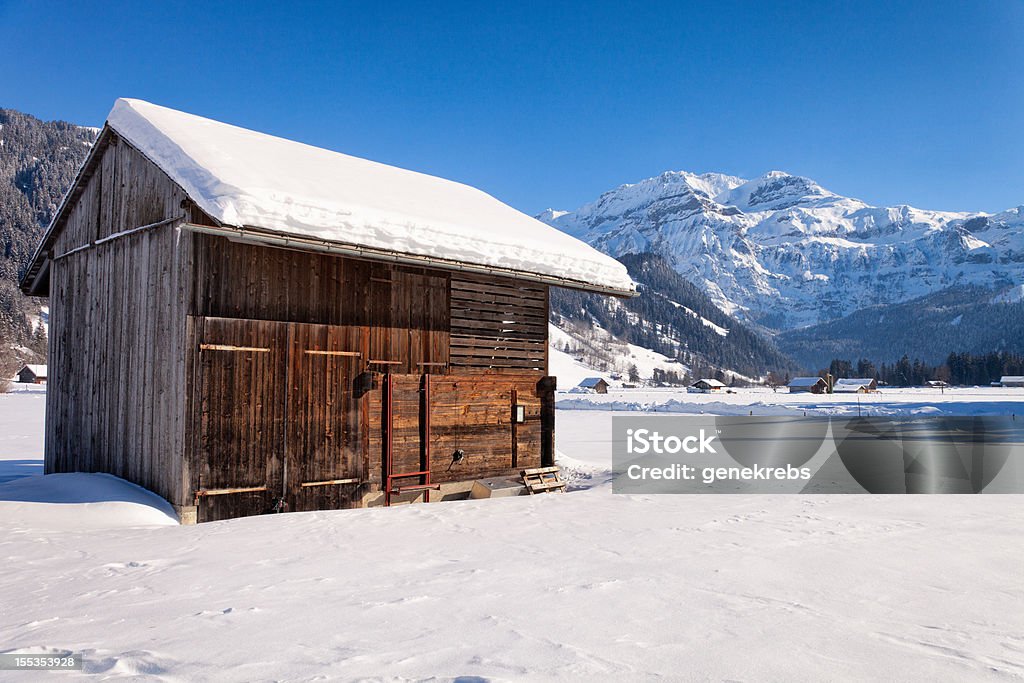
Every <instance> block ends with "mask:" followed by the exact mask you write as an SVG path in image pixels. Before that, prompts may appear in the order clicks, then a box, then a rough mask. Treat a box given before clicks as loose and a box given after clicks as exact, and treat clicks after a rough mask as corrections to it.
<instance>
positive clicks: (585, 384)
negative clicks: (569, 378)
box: [576, 377, 608, 394]
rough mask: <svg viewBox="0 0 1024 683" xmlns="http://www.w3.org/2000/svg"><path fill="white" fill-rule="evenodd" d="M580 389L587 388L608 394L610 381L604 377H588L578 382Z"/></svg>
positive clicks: (596, 392)
mask: <svg viewBox="0 0 1024 683" xmlns="http://www.w3.org/2000/svg"><path fill="white" fill-rule="evenodd" d="M576 386H578V387H579V388H580V389H586V390H589V391H592V392H594V393H595V394H607V393H608V382H607V381H606V380H605V379H604V378H603V377H586V378H584V379H583V381H581V382H580V383H579V384H577V385H576Z"/></svg>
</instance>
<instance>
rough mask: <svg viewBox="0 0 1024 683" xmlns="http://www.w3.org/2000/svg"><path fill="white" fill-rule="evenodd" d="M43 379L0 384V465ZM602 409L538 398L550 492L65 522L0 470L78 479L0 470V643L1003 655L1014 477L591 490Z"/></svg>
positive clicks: (137, 650) (280, 676)
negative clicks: (809, 487)
mask: <svg viewBox="0 0 1024 683" xmlns="http://www.w3.org/2000/svg"><path fill="white" fill-rule="evenodd" d="M716 398H717V397H716ZM40 399H41V397H40V396H38V395H8V396H0V434H2V437H0V438H2V440H0V458H2V459H3V462H4V463H5V464H4V467H5V468H6V470H9V469H10V467H8V466H7V464H6V463H10V462H12V461H14V462H17V461H24V462H31V461H37V460H38V458H39V457H40V447H41V442H40V439H39V438H38V434H39V433H41V429H42V401H41V400H40ZM608 416H609V413H607V412H603V411H597V410H591V411H566V410H563V411H559V415H558V420H559V422H558V431H557V434H558V448H559V450H560V451H561V452H562V453H563V454H564V455H563V462H564V463H565V464H567V465H571V470H572V472H571V474H572V476H573V477H574V483H575V484H576V486H577V487H579V488H578V490H576V491H575V492H572V493H568V494H565V495H546V496H534V497H529V496H527V497H521V498H511V499H495V500H486V501H465V502H455V503H441V504H435V505H408V506H401V507H396V508H391V509H369V510H353V511H336V512H324V513H295V514H288V515H281V516H268V517H258V518H249V519H240V520H231V521H226V522H216V523H210V524H203V525H199V526H195V527H181V526H177V525H171V526H166V525H163V524H164V521H165V517H166V515H164V518H160V517H159V516H157V515H156V514H154V516H153V518H152V524H149V525H145V526H142V525H140V522H139V520H133V521H132V523H131V525H129V526H118V527H115V524H118V523H120V522H121V521H123V520H122V517H123V516H124V511H123V510H122V509H117V508H113V507H109V508H108V509H107V512H108V517H110V521H111V524H110V525H108V527H107V528H95V527H92V528H89V527H88V526H87V525H83V527H81V528H75V529H71V528H68V527H67V526H65V525H64V524H60V525H55V524H54V523H53V520H52V519H51V518H50V517H49V516H48V515H47V514H46V513H45V508H47V507H56V506H60V505H66V506H69V507H75V508H81V507H82V505H86V504H79V505H76V504H73V503H53V504H49V505H47V504H45V503H42V502H40V503H38V504H37V505H38V506H39V514H21V515H12V513H11V510H12V506H18V505H21V503H18V502H11V498H12V497H16V496H12V495H11V491H16V492H19V491H20V492H21V493H22V494H24V492H26V491H31V490H32V489H33V488H35V489H36V490H37V491H38V492H39V494H40V495H39V496H37V497H39V498H43V497H46V496H57V495H61V496H63V495H65V494H66V492H67V491H68V490H72V491H73V490H77V489H78V488H79V483H80V482H79V481H77V480H75V479H64V480H63V481H56V478H50V477H38V476H35V472H32V473H31V474H30V476H29V477H22V478H19V479H16V480H14V481H12V482H9V483H7V484H0V554H2V556H3V557H5V558H6V559H7V561H6V562H5V563H4V566H3V569H2V570H0V594H2V595H3V596H4V602H3V608H2V609H0V650H7V651H20V652H25V651H30V652H51V651H54V650H56V651H61V650H72V651H82V652H84V653H85V658H86V661H87V664H86V673H87V674H94V675H95V676H96V677H97V678H100V679H103V678H112V679H113V678H140V679H145V680H182V681H186V680H187V681H202V680H217V681H243V680H245V681H252V680H288V681H296V680H312V679H316V678H319V679H322V680H351V679H371V680H441V681H443V680H513V679H530V680H545V679H566V680H609V681H610V680H653V679H669V680H709V679H713V680H720V679H729V680H787V681H801V680H807V681H812V680H813V681H816V680H823V679H830V680H844V681H846V680H865V681H866V680H881V679H884V680H948V681H960V680H993V681H1006V680H1020V679H1022V678H1024V635H1022V634H1024V578H1022V575H1021V572H1020V567H1021V565H1022V561H1024V549H1022V548H1024V545H1022V544H1021V542H1020V540H1021V539H1020V533H1021V532H1020V529H1021V526H1022V524H1024V506H1022V505H1021V503H1022V502H1024V498H1022V497H1021V496H1005V495H1004V496H942V497H939V496H855V495H846V496H806V495H805V496H767V495H761V496H754V495H749V496H737V495H706V496H696V495H694V496H685V495H676V496H673V495H665V496H622V495H613V494H612V493H611V492H610V488H609V487H608V486H607V478H606V476H602V473H604V474H605V475H606V474H607V472H606V470H607V460H606V458H609V459H610V456H608V452H609V450H610V449H609V443H610V420H609V419H608ZM78 476H83V477H86V478H88V477H89V475H78ZM93 476H95V475H93ZM104 479H108V480H110V481H109V482H107V483H110V484H111V485H112V486H116V485H117V484H118V481H117V480H113V479H111V478H104ZM47 480H50V481H47ZM65 481H66V482H67V483H68V484H69V486H63V485H62V484H63V482H65ZM51 482H52V483H51ZM119 488H120V489H122V493H116V492H114V491H113V490H112V491H111V492H110V494H111V495H114V496H118V495H123V491H124V490H133V493H132V495H137V494H136V493H134V492H136V491H137V489H135V488H134V487H131V486H128V485H124V484H121V485H120V487H119ZM60 489H63V490H64V491H65V493H61V494H58V493H57V492H58V490H60ZM93 490H94V491H95V489H93ZM19 495H21V494H19ZM134 500H135V501H136V503H139V499H138V498H135V499H134ZM152 507H153V509H154V510H155V511H157V512H159V504H158V503H155V502H154V503H153V506H152ZM59 675H60V676H61V677H62V679H63V678H69V679H76V678H78V677H79V674H74V673H62V674H59ZM460 677H461V678H460ZM10 678H11V679H13V680H36V679H37V678H39V677H38V676H34V675H29V676H24V677H22V678H21V679H19V678H17V677H16V676H13V675H11V676H10Z"/></svg>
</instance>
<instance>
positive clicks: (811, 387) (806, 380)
mask: <svg viewBox="0 0 1024 683" xmlns="http://www.w3.org/2000/svg"><path fill="white" fill-rule="evenodd" d="M786 386H788V387H789V393H791V394H799V393H810V394H827V393H828V382H826V381H825V379H824V378H823V377H794V378H793V379H792V380H790V382H789V384H787V385H786Z"/></svg>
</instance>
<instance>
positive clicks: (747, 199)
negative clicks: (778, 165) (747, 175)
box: [716, 171, 839, 212]
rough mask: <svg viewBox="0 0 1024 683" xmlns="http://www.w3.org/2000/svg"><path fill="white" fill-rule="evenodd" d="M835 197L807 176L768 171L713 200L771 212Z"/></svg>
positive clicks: (744, 209)
mask: <svg viewBox="0 0 1024 683" xmlns="http://www.w3.org/2000/svg"><path fill="white" fill-rule="evenodd" d="M837 198H839V195H836V194H834V193H832V192H829V191H828V190H826V189H825V188H823V187H822V186H821V185H819V184H818V183H816V182H814V181H813V180H811V179H810V178H805V177H804V176H798V175H793V174H791V173H786V172H785V171H768V172H767V173H765V174H763V175H761V176H759V177H757V178H755V179H753V180H750V181H748V182H746V183H743V184H742V185H740V186H738V187H736V188H733V189H732V190H731V191H729V192H728V193H726V194H722V195H719V196H718V197H717V198H716V201H718V203H720V204H727V205H732V206H736V207H737V208H740V209H742V210H743V211H745V212H752V211H769V210H771V211H775V210H778V209H785V208H789V207H791V206H796V205H798V204H808V203H815V202H819V201H820V200H823V199H837Z"/></svg>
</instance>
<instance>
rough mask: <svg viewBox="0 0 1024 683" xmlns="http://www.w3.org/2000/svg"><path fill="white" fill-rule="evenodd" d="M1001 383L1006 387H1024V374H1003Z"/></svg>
mask: <svg viewBox="0 0 1024 683" xmlns="http://www.w3.org/2000/svg"><path fill="white" fill-rule="evenodd" d="M999 384H1000V386H1004V387H1024V375H1003V376H1002V377H1001V378H1000V380H999Z"/></svg>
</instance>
